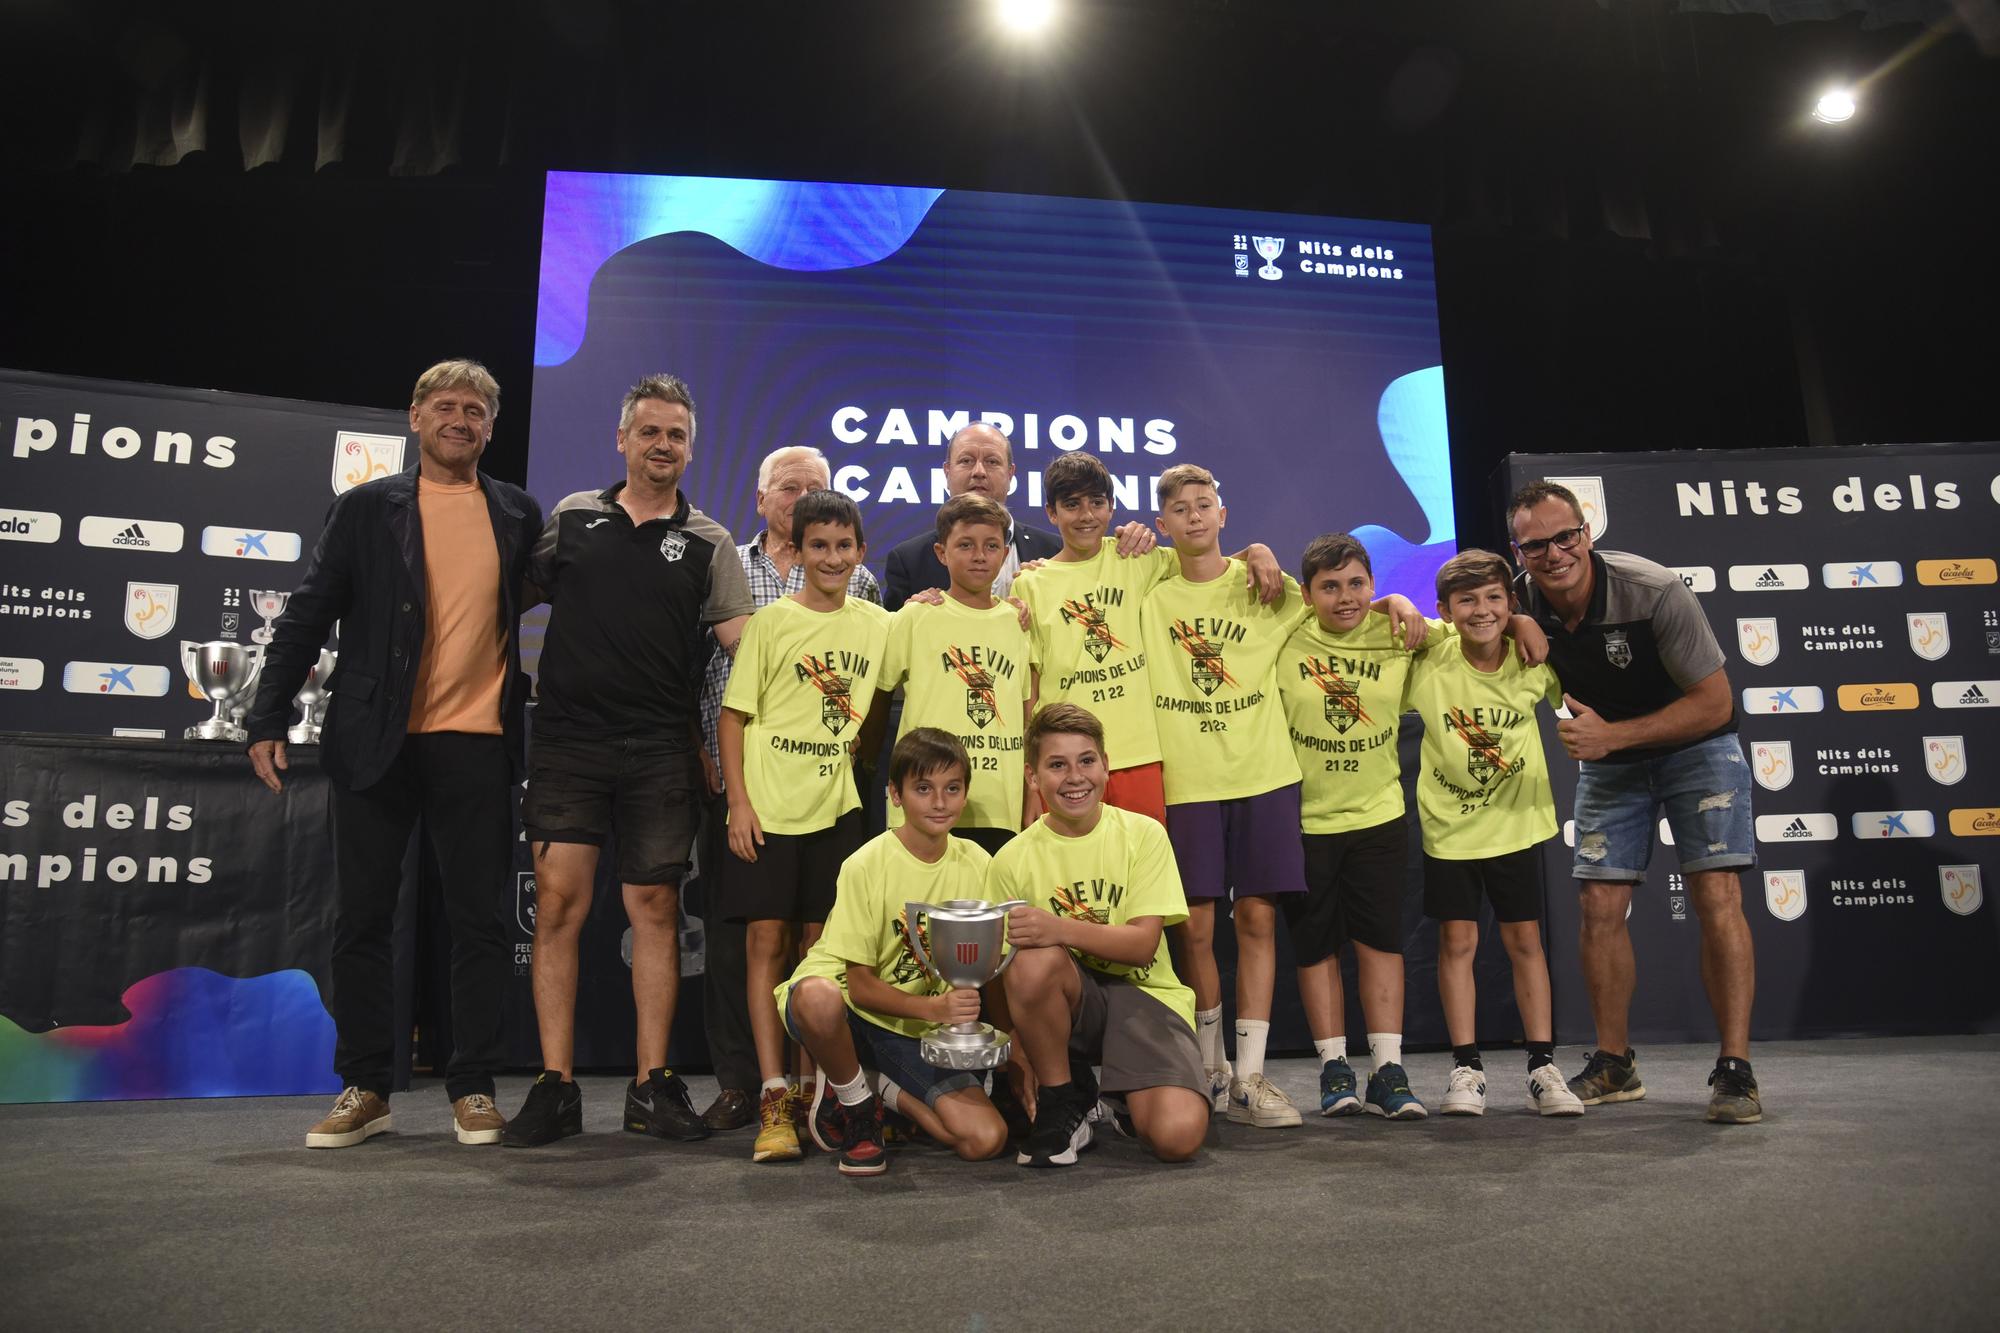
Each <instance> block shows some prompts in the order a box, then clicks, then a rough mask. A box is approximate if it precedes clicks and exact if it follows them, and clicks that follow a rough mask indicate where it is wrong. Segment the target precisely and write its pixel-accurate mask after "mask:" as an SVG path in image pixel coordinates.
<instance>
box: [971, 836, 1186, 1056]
mask: <svg viewBox="0 0 2000 1333" xmlns="http://www.w3.org/2000/svg"><path fill="white" fill-rule="evenodd" d="M984 896H985V897H986V898H987V899H988V900H990V901H992V902H1004V901H1005V900H1006V899H1009V898H1020V899H1023V900H1024V901H1026V902H1028V903H1031V904H1033V905H1034V906H1036V907H1042V908H1046V909H1048V910H1049V911H1051V912H1054V913H1055V914H1056V915H1057V916H1066V917H1072V918H1075V919H1078V920H1083V921H1092V922H1096V923H1098V924H1100V925H1107V926H1122V925H1124V924H1125V923H1126V922H1128V921H1130V920H1132V919H1133V918H1134V917H1141V916H1156V917H1159V918H1160V920H1161V923H1162V924H1163V925H1167V926H1173V925H1178V924H1179V923H1181V922H1183V921H1185V920H1187V898H1186V896H1185V894H1184V893H1183V892H1182V890H1181V872H1180V868H1179V867H1178V866H1177V865H1176V864H1175V863H1174V849H1173V844H1171V843H1169V842H1168V841H1167V831H1166V829H1164V828H1162V827H1161V826H1160V824H1159V822H1158V821H1157V820H1154V819H1151V818H1149V817H1147V816H1145V815H1135V814H1133V813H1132V812H1131V811H1129V810H1120V809H1119V808H1118V807H1116V806H1111V805H1107V806H1105V807H1104V808H1103V814H1102V816H1101V817H1100V818H1099V819H1098V821H1097V827H1096V828H1094V829H1092V830H1091V831H1090V832H1088V833H1086V834H1084V835H1083V836H1082V837H1081V838H1066V837H1064V836H1063V835H1062V834H1060V833H1057V832H1056V831H1055V830H1054V829H1053V828H1051V827H1050V826H1049V820H1048V816H1046V815H1044V816H1043V817H1042V818H1040V819H1038V820H1036V821H1035V822H1034V823H1033V824H1031V825H1029V826H1028V828H1027V830H1026V831H1025V832H1023V833H1022V834H1021V836H1020V837H1018V838H1016V839H1014V840H1013V841H1012V842H1010V843H1008V844H1007V845H1006V846H1005V847H1002V848H1001V849H1000V853H999V855H997V856H995V857H994V858H993V869H992V871H991V873H989V874H988V875H987V878H986V893H985V895H984ZM1070 952H1071V953H1072V954H1074V955H1075V956H1076V960H1077V961H1078V962H1079V963H1082V964H1083V965H1084V966H1085V967H1087V968H1090V969H1091V970H1092V971H1095V972H1101V973H1103V974H1104V975H1105V976H1108V977H1117V978H1120V979H1122V980H1125V981H1129V982H1131V983H1132V984H1133V985H1135V986H1137V987H1138V988H1139V989H1141V990H1143V991H1145V992H1146V994H1148V995H1150V996H1152V997H1153V998H1154V999H1156V1000H1158V1001H1159V1002H1160V1003H1162V1004H1164V1005H1166V1006H1167V1007H1168V1008H1169V1009H1171V1010H1173V1011H1174V1012H1175V1013H1177V1014H1179V1015H1180V1016H1181V1018H1182V1020H1183V1021H1184V1022H1186V1023H1187V1025H1188V1027H1190V1028H1192V1027H1194V992H1193V991H1191V990H1189V989H1188V988H1187V987H1186V986H1183V985H1182V984H1181V981H1180V978H1179V977H1177V976H1175V975H1174V965H1173V962H1172V961H1171V960H1170V959H1169V958H1168V957H1167V934H1166V931H1165V930H1162V931H1161V932H1160V945H1159V948H1157V949H1156V950H1154V952H1153V961H1152V962H1151V963H1150V964H1148V965H1147V966H1145V967H1133V966H1132V965H1130V964H1129V963H1108V962H1106V961H1104V960H1103V959H1102V958H1093V957H1091V956H1090V955H1089V954H1087V953H1084V952H1082V951H1081V950H1076V949H1072V950H1071V951H1070Z"/></svg>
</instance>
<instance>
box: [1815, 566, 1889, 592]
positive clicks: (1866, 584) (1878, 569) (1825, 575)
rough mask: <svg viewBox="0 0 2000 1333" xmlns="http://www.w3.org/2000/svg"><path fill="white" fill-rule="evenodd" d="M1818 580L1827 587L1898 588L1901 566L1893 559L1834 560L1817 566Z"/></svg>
mask: <svg viewBox="0 0 2000 1333" xmlns="http://www.w3.org/2000/svg"><path fill="white" fill-rule="evenodd" d="M1819 581H1820V582H1821V583H1822V584H1824V585H1825V586H1826V587H1829V588H1900V587H1902V586H1903V566H1902V565H1901V564H1900V563H1899V562H1897V561H1894V560H1835V561H1833V562H1832V563H1830V564H1824V565H1821V566H1820V567H1819Z"/></svg>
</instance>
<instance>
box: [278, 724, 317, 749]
mask: <svg viewBox="0 0 2000 1333" xmlns="http://www.w3.org/2000/svg"><path fill="white" fill-rule="evenodd" d="M285 740H286V742H287V743H289V744H292V745H318V744H319V728H318V727H309V726H297V727H287V728H285Z"/></svg>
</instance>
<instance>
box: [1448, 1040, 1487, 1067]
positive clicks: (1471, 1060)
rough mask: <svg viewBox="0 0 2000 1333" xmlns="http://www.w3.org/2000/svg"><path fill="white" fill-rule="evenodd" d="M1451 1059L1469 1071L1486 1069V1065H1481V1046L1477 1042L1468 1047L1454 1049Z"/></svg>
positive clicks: (1452, 1049) (1455, 1047)
mask: <svg viewBox="0 0 2000 1333" xmlns="http://www.w3.org/2000/svg"><path fill="white" fill-rule="evenodd" d="M1451 1058H1452V1062H1453V1063H1454V1064H1459V1065H1463V1066H1464V1067H1465V1068H1467V1069H1484V1068H1486V1066H1485V1065H1483V1064H1481V1063H1479V1046H1478V1044H1477V1043H1476V1042H1475V1043H1473V1044H1471V1045H1468V1046H1454V1047H1452V1048H1451Z"/></svg>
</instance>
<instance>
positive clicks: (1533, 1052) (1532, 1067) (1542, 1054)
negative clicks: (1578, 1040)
mask: <svg viewBox="0 0 2000 1333" xmlns="http://www.w3.org/2000/svg"><path fill="white" fill-rule="evenodd" d="M1555 1062H1556V1044H1555V1043H1554V1042H1552V1041H1531V1042H1529V1043H1528V1072H1529V1073H1530V1074H1532V1073H1534V1072H1535V1071H1536V1070H1537V1069H1540V1068H1541V1067H1542V1066H1543V1065H1552V1064H1554V1063H1555Z"/></svg>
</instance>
